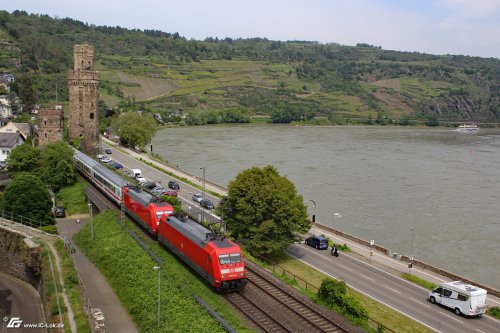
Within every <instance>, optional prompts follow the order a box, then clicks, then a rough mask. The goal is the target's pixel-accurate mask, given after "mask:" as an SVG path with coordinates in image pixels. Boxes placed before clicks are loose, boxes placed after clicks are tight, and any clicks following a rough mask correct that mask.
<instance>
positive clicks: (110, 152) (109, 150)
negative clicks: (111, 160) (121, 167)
mask: <svg viewBox="0 0 500 333" xmlns="http://www.w3.org/2000/svg"><path fill="white" fill-rule="evenodd" d="M105 152H106V154H112V153H113V151H112V150H111V149H110V148H106V150H105Z"/></svg>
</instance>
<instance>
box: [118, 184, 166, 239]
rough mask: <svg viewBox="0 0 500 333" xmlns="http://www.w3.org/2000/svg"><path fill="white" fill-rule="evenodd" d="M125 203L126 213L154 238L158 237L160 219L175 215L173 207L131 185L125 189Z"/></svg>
mask: <svg viewBox="0 0 500 333" xmlns="http://www.w3.org/2000/svg"><path fill="white" fill-rule="evenodd" d="M123 202H124V204H125V210H126V212H127V213H128V214H129V215H130V216H131V217H132V218H133V219H134V220H135V221H136V222H138V223H139V224H141V225H142V226H143V227H144V228H145V229H146V230H148V231H149V233H150V234H151V235H153V237H156V234H157V230H158V224H159V223H160V217H161V216H162V215H163V214H167V215H170V214H173V212H174V209H173V207H172V206H171V205H170V204H168V203H166V202H164V201H161V200H158V199H156V198H155V197H154V196H152V195H151V194H149V193H148V192H145V191H143V190H142V189H140V188H137V187H133V186H130V185H127V186H124V187H123Z"/></svg>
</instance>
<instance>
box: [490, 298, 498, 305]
mask: <svg viewBox="0 0 500 333" xmlns="http://www.w3.org/2000/svg"><path fill="white" fill-rule="evenodd" d="M489 300H490V302H494V303H497V304H500V302H498V301H495V300H494V299H491V298H489Z"/></svg>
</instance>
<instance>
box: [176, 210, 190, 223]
mask: <svg viewBox="0 0 500 333" xmlns="http://www.w3.org/2000/svg"><path fill="white" fill-rule="evenodd" d="M174 216H175V217H176V218H178V219H179V220H181V221H182V222H187V221H188V220H189V216H188V214H186V213H183V212H175V213H174Z"/></svg>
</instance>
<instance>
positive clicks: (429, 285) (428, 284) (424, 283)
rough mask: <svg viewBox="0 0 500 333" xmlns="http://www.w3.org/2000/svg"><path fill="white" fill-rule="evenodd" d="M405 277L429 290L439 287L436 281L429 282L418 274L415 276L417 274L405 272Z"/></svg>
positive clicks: (403, 276)
mask: <svg viewBox="0 0 500 333" xmlns="http://www.w3.org/2000/svg"><path fill="white" fill-rule="evenodd" d="M401 277H402V278H403V279H405V280H408V281H410V282H413V283H415V284H416V285H419V286H421V287H423V288H425V289H427V290H433V289H435V288H436V287H437V284H435V283H432V282H429V281H426V280H424V279H421V278H419V277H418V276H415V275H410V274H406V273H403V275H402V276H401Z"/></svg>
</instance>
